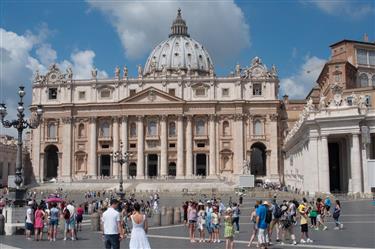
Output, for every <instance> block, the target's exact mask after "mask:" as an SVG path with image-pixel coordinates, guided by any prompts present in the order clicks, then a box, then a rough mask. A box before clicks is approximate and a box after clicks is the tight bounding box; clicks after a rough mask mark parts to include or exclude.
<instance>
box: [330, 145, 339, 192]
mask: <svg viewBox="0 0 375 249" xmlns="http://www.w3.org/2000/svg"><path fill="white" fill-rule="evenodd" d="M328 154H329V187H330V191H331V192H341V187H340V186H341V181H340V176H341V172H340V145H339V143H328Z"/></svg>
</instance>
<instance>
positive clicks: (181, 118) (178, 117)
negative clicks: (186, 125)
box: [177, 114, 185, 121]
mask: <svg viewBox="0 0 375 249" xmlns="http://www.w3.org/2000/svg"><path fill="white" fill-rule="evenodd" d="M184 116H185V115H184V114H180V115H177V120H178V121H184Z"/></svg>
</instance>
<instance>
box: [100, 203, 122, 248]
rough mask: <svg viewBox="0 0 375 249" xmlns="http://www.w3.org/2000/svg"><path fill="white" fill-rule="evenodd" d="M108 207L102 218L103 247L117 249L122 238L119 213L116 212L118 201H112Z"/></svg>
mask: <svg viewBox="0 0 375 249" xmlns="http://www.w3.org/2000/svg"><path fill="white" fill-rule="evenodd" d="M110 205H111V206H110V207H109V208H108V209H107V210H106V211H105V212H104V213H103V216H102V223H103V239H104V245H105V248H106V249H119V248H120V241H121V240H122V239H123V238H124V232H123V229H122V227H121V218H120V213H119V212H118V211H117V210H116V209H117V208H118V205H119V201H118V200H116V199H112V200H111V202H110Z"/></svg>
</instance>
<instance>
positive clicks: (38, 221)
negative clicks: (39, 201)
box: [34, 205, 46, 241]
mask: <svg viewBox="0 0 375 249" xmlns="http://www.w3.org/2000/svg"><path fill="white" fill-rule="evenodd" d="M45 216H46V214H45V213H44V211H43V207H42V206H41V205H39V206H38V209H37V210H36V211H35V219H34V221H35V222H34V228H35V241H38V235H39V240H42V237H43V227H44V221H43V219H44V217H45Z"/></svg>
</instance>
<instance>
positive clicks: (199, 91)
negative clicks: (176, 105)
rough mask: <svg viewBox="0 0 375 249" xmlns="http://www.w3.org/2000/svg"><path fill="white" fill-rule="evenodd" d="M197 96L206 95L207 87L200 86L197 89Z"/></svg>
mask: <svg viewBox="0 0 375 249" xmlns="http://www.w3.org/2000/svg"><path fill="white" fill-rule="evenodd" d="M195 96H197V97H202V96H206V88H204V87H199V88H197V89H195Z"/></svg>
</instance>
